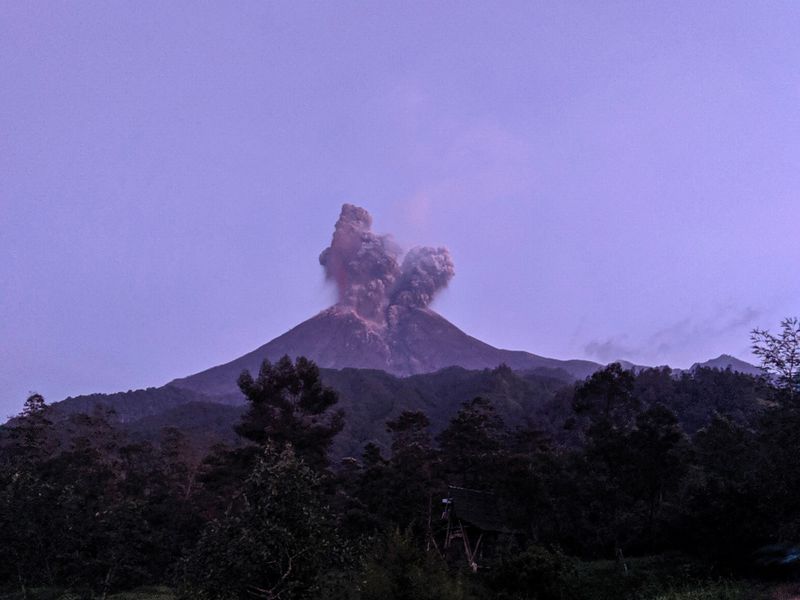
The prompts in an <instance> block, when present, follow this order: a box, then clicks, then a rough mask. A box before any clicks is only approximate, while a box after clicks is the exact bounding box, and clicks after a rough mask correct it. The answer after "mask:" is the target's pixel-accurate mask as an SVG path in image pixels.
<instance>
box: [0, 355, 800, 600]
mask: <svg viewBox="0 0 800 600" xmlns="http://www.w3.org/2000/svg"><path fill="white" fill-rule="evenodd" d="M335 373H336V374H335V375H334V377H331V376H330V373H326V372H324V371H322V372H321V371H319V370H318V369H317V368H316V366H315V365H313V363H310V362H308V361H304V360H298V361H295V362H292V361H290V360H289V359H284V360H282V361H280V362H279V363H277V364H275V365H271V364H265V365H264V366H262V368H261V370H260V372H259V373H256V374H249V375H244V376H242V377H241V378H240V380H239V385H240V388H241V390H242V392H243V394H244V396H245V398H246V404H245V405H244V407H243V408H245V410H239V409H237V408H236V407H224V406H222V407H221V408H223V409H226V410H227V409H231V408H233V409H235V410H237V413H236V419H235V420H234V421H233V422H232V423H230V424H231V425H235V433H233V435H232V436H231V437H230V438H229V441H230V443H227V444H216V445H213V446H209V445H206V446H203V445H197V444H196V443H194V441H193V440H192V438H191V437H190V436H187V435H186V434H185V433H184V432H182V431H181V430H180V429H177V428H174V427H167V428H164V429H163V430H161V431H160V432H159V434H158V435H154V434H153V433H152V429H151V430H150V432H151V433H150V436H149V439H145V437H144V436H143V435H142V432H141V431H138V430H136V429H131V428H130V425H131V423H130V422H123V421H121V420H120V419H119V418H118V416H116V415H114V414H113V413H110V412H107V411H105V412H104V411H102V410H99V408H98V407H97V406H93V405H88V406H87V408H91V409H92V412H91V413H90V414H86V413H73V414H70V415H67V416H66V417H64V416H63V414H59V413H58V412H57V411H53V410H52V409H48V407H47V406H46V405H45V403H44V400H43V399H42V398H41V397H39V396H32V397H31V398H30V399H29V400H28V402H27V403H26V407H25V410H24V411H23V413H22V414H21V415H19V417H18V418H17V419H15V420H13V421H12V422H11V423H9V424H7V425H6V426H4V428H3V429H2V444H0V531H2V532H3V540H2V542H1V543H0V589H2V590H4V591H8V592H9V593H17V594H20V595H21V596H27V597H32V596H35V595H36V594H38V593H39V592H38V591H36V590H39V589H41V588H42V587H49V588H51V589H60V590H65V589H68V590H70V591H71V593H74V594H77V595H78V596H82V595H85V596H87V597H88V596H95V597H96V596H98V595H100V596H103V595H107V594H110V593H113V592H114V591H119V590H125V589H131V588H135V587H137V586H142V585H157V584H161V585H164V584H166V585H169V586H171V587H172V588H173V589H174V590H176V593H177V594H178V595H180V596H183V597H187V598H188V597H190V596H191V597H200V598H253V597H257V598H337V597H338V598H356V599H370V598H382V599H384V600H385V599H387V598H431V599H432V598H445V599H446V598H463V599H468V598H508V599H512V598H513V599H520V600H521V599H523V598H540V599H542V600H547V599H550V598H553V599H556V598H558V599H564V598H574V599H582V598H586V599H602V598H609V599H610V598H655V597H656V596H657V594H658V593H659V590H661V591H663V590H664V589H674V588H675V586H676V585H677V586H681V585H690V584H691V585H699V586H701V587H703V586H705V587H704V588H703V589H707V590H712V591H713V590H715V589H718V587H719V583H718V581H719V577H720V576H726V577H743V576H748V577H752V576H754V575H759V574H764V573H766V572H767V571H768V570H769V569H773V570H774V571H775V572H777V573H778V574H781V573H785V572H787V569H790V568H791V564H792V561H793V559H792V556H795V554H794V553H793V552H794V550H793V549H792V548H793V544H794V543H796V542H797V540H798V536H800V533H799V532H798V526H797V523H800V508H798V506H797V503H796V501H795V490H796V489H797V486H798V485H800V464H798V462H797V461H796V460H795V450H794V449H795V448H797V447H798V446H799V445H800V439H798V436H799V435H800V433H798V432H800V414H799V413H798V407H797V406H795V404H794V403H793V401H792V397H791V396H790V395H789V394H788V393H787V392H786V390H785V389H781V388H779V387H772V386H771V385H770V384H768V383H767V382H766V381H760V380H758V379H755V378H753V377H749V376H746V375H740V374H737V373H733V372H731V371H714V370H707V369H700V370H696V371H695V372H694V373H691V374H689V373H684V374H681V375H680V376H679V377H675V376H673V374H672V373H670V372H669V371H668V370H645V371H642V372H639V373H638V374H634V373H632V372H628V371H625V370H623V369H621V368H620V367H619V366H618V365H612V366H610V367H608V368H607V369H605V370H603V371H600V372H598V373H596V374H594V375H593V376H592V377H590V378H588V379H586V380H585V381H582V382H578V383H575V384H564V383H563V382H558V381H557V380H553V379H546V378H542V377H541V375H532V374H528V375H523V374H518V373H514V372H513V371H511V370H510V369H507V368H498V369H495V370H490V371H489V370H487V371H478V372H467V371H463V370H460V369H450V370H445V371H442V372H440V373H438V374H435V375H426V376H419V377H418V378H409V379H407V380H398V379H396V378H392V377H390V376H386V375H385V374H382V375H378V374H376V373H375V372H369V371H355V372H348V371H340V372H335ZM337 375H338V376H339V377H340V378H341V379H340V380H339V381H336V380H335V376H337ZM336 389H340V390H342V392H341V393H338V392H336V391H335V390H336ZM356 392H359V393H361V394H363V396H362V397H364V398H366V397H377V396H382V397H385V398H388V400H387V401H386V402H385V403H383V404H380V403H376V407H374V408H373V410H374V412H368V413H361V414H359V413H355V412H354V415H355V416H358V417H360V418H361V419H364V421H362V422H360V423H358V424H357V426H351V427H353V429H351V431H356V430H357V428H358V427H366V425H365V423H366V420H368V419H370V418H371V419H375V420H376V424H375V426H374V428H373V429H372V431H377V430H378V428H380V429H381V430H382V432H383V433H382V435H380V436H378V435H375V436H374V437H373V438H367V439H365V443H364V445H363V446H362V447H361V448H360V450H359V452H358V453H351V454H350V457H349V458H346V459H344V460H340V459H339V457H340V456H342V455H341V454H336V448H335V443H336V442H335V439H337V438H335V437H334V436H335V434H336V432H337V431H339V430H340V429H341V428H342V427H344V428H345V429H343V430H342V431H346V427H347V419H348V418H350V415H349V414H347V412H346V411H345V414H344V416H342V415H341V413H340V412H339V411H340V410H341V409H342V408H343V402H342V399H343V398H344V397H345V396H346V394H348V393H349V394H355V393H356ZM390 392H391V393H390ZM401 394H402V396H403V397H405V402H404V403H400V402H398V401H397V399H398V398H400V397H401ZM436 399H438V400H439V403H438V404H437V403H435V402H434V400H436ZM198 406H201V407H202V406H205V405H192V404H188V403H184V404H180V405H179V406H177V407H176V408H173V409H171V410H177V409H180V408H181V407H187V408H191V409H196V408H197V407H198ZM446 410H450V413H449V414H445V411H446ZM53 415H55V416H57V417H58V419H57V420H54V419H53V418H51V416H53ZM217 416H218V415H217ZM231 416H232V415H231ZM151 417H152V415H151ZM151 417H147V418H151ZM215 418H217V417H215ZM342 419H344V421H342ZM151 426H155V423H151ZM232 430H233V429H232ZM376 442H378V443H376ZM443 500H445V501H446V503H445V504H443V503H442V501H443ZM598 561H599V562H598ZM603 561H606V562H603ZM759 569H760V571H759ZM715 582H716V583H715ZM731 585H734V584H731ZM735 585H739V584H735ZM715 586H717V587H715ZM726 586H728V584H725V585H724V586H723V587H722V588H719V589H722V590H723V592H724V593H728V592H726V591H725V590H728V591H730V589H732V588H729V587H726ZM714 593H716V592H714ZM709 597H717V596H709Z"/></svg>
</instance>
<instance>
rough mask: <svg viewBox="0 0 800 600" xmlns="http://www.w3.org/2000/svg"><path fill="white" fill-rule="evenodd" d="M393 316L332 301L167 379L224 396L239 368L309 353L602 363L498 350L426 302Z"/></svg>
mask: <svg viewBox="0 0 800 600" xmlns="http://www.w3.org/2000/svg"><path fill="white" fill-rule="evenodd" d="M391 317H392V318H390V319H388V320H387V322H385V323H376V322H373V321H370V320H367V319H364V318H362V317H360V316H359V315H358V314H357V313H356V312H355V311H353V310H350V309H348V308H346V307H342V306H339V305H337V306H333V307H331V308H329V309H327V310H325V311H323V312H321V313H319V314H318V315H316V316H315V317H312V318H311V319H308V320H307V321H304V322H303V323H301V324H300V325H298V326H297V327H295V328H293V329H291V330H289V331H287V332H286V333H284V334H283V335H281V336H279V337H277V338H275V339H274V340H272V341H270V342H268V343H267V344H265V345H263V346H261V347H260V348H258V349H256V350H254V351H252V352H250V353H248V354H245V355H244V356H241V357H239V358H237V359H235V360H232V361H231V362H228V363H226V364H223V365H219V366H216V367H212V368H211V369H208V370H206V371H202V372H200V373H197V374H195V375H191V376H189V377H184V378H181V379H176V380H174V381H172V382H171V383H170V385H171V386H174V387H177V388H181V389H187V390H191V391H194V392H198V393H202V394H205V395H208V396H227V395H229V394H231V393H235V392H236V385H235V382H236V378H237V377H238V376H239V374H240V373H241V372H242V371H243V370H244V369H247V370H250V371H251V372H254V371H257V370H258V368H259V366H260V364H261V362H262V361H263V360H264V359H265V358H268V359H270V360H272V361H275V360H277V359H279V358H280V357H281V356H283V355H286V354H288V355H289V356H291V357H292V358H295V357H297V356H306V357H308V358H310V359H311V360H313V361H315V362H316V363H317V364H318V365H319V366H320V367H323V368H328V369H343V368H357V369H377V370H382V371H386V372H387V373H390V374H392V375H396V376H399V377H406V376H410V375H417V374H421V373H432V372H435V371H439V370H440V369H444V368H447V367H452V366H458V367H463V368H465V369H485V368H494V367H497V366H498V365H500V364H503V363H505V364H506V365H508V366H509V367H511V368H512V369H514V370H519V371H524V370H533V369H560V370H563V371H565V372H566V373H568V374H569V375H570V376H572V377H573V378H576V379H580V378H583V377H586V376H588V375H589V374H591V373H593V372H594V371H595V370H597V369H598V368H600V365H598V364H596V363H593V362H590V361H583V360H569V361H561V360H555V359H551V358H544V357H541V356H537V355H535V354H531V353H529V352H522V351H513V350H502V349H499V348H495V347H494V346H490V345H489V344H486V343H485V342H482V341H480V340H478V339H476V338H474V337H472V336H470V335H467V334H466V333H464V332H463V331H461V330H460V329H459V328H458V327H456V326H455V325H453V324H452V323H450V322H449V321H448V320H447V319H445V318H444V317H442V316H441V315H439V314H438V313H436V312H434V311H432V310H430V309H427V308H401V309H398V310H396V311H394V312H393V314H392V316H391Z"/></svg>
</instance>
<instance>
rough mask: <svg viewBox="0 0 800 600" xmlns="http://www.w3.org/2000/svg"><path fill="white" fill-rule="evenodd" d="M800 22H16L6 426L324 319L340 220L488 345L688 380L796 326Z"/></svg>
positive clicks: (6, 179)
mask: <svg viewBox="0 0 800 600" xmlns="http://www.w3.org/2000/svg"><path fill="white" fill-rule="evenodd" d="M798 32H800V4H798V3H796V2H785V3H781V2H758V3H754V2H749V1H748V2H729V1H726V2H719V3H716V2H659V3H655V2H631V3H612V2H607V1H603V2H596V3H591V2H541V3H534V2H530V1H525V2H519V3H512V2H502V3H500V4H497V3H493V2H485V3H480V4H479V3H464V2H461V1H459V2H435V3H432V2H421V3H412V2H397V3H389V2H371V3H363V2H360V3H345V2H335V3H320V2H314V3H299V2H284V3H274V2H269V3H264V2H252V3H248V2H236V3H226V2H215V3H188V2H186V3H183V2H169V3H163V2H142V1H138V0H137V1H136V2H129V3H125V2H96V3H92V2H81V3H74V2H69V3H68V2H63V3H61V2H46V3H30V2H21V1H20V2H9V1H7V2H3V3H2V5H0V255H1V256H2V261H0V416H4V415H7V414H11V413H14V412H17V411H18V410H19V408H20V406H21V404H22V401H23V400H24V398H25V396H26V395H27V393H28V391H29V390H37V391H40V392H41V393H43V394H45V396H46V397H47V398H48V400H50V401H55V400H59V399H62V398H63V397H65V396H66V395H76V394H80V393H87V392H94V391H105V392H111V391H119V390H127V389H129V388H137V387H145V386H150V385H160V384H162V383H164V382H166V381H168V380H170V379H172V378H174V377H178V376H183V375H187V374H189V373H192V372H195V371H198V370H201V369H203V368H206V367H209V366H211V365H214V364H218V363H221V362H224V361H226V360H229V359H232V358H234V357H236V356H239V355H241V354H243V353H245V352H247V351H250V350H252V349H253V348H255V347H257V346H258V345H260V344H262V343H264V342H266V341H268V340H269V339H271V338H273V337H274V336H276V335H278V334H280V333H282V332H283V331H285V330H286V329H288V328H289V327H291V326H293V325H295V324H297V323H298V322H299V321H301V320H303V319H305V318H307V317H309V316H311V315H313V314H315V313H316V312H317V311H319V310H320V309H322V308H324V307H325V306H327V305H328V304H329V303H330V302H331V300H332V298H333V291H332V290H331V289H330V287H329V286H327V285H326V284H324V282H323V274H322V269H321V268H320V266H319V264H318V262H317V257H318V254H319V252H320V250H322V249H323V248H325V247H326V246H327V245H328V243H329V242H330V236H331V233H332V231H333V224H334V222H335V220H336V218H337V216H338V212H339V208H340V206H341V204H342V203H343V202H353V203H356V204H360V205H362V206H364V207H365V208H367V209H368V210H369V211H370V212H371V213H372V214H373V216H374V218H375V227H374V228H375V230H376V231H379V232H390V233H393V234H394V235H395V236H396V237H397V239H398V241H399V242H401V243H402V244H404V245H411V244H417V243H423V244H429V245H446V246H448V247H449V248H450V250H451V252H452V254H453V258H454V261H455V264H456V277H455V279H454V280H453V282H452V284H451V286H450V289H449V290H447V291H446V292H445V293H444V294H442V296H441V297H440V298H439V299H438V300H437V302H436V305H435V308H436V309H437V310H439V311H440V312H441V313H442V314H444V315H445V316H446V317H448V318H449V319H451V320H452V321H453V322H454V323H455V324H456V325H458V326H460V327H462V328H463V329H465V330H466V331H467V332H469V333H471V334H472V335H475V336H477V337H479V338H482V339H484V340H485V341H487V342H490V343H492V344H495V345H497V346H501V347H505V348H515V349H526V350H529V351H532V352H536V353H538V354H542V355H546V356H553V357H559V358H578V357H584V358H590V359H594V360H599V361H609V360H612V359H616V358H627V359H630V360H633V361H637V362H640V363H646V364H663V363H669V364H672V365H673V366H688V365H689V364H691V363H692V362H694V361H697V360H705V359H707V358H710V357H712V356H716V355H718V354H720V353H722V352H727V353H732V354H737V355H739V356H741V357H743V358H750V357H749V354H748V350H747V348H748V331H749V330H750V329H751V328H752V327H754V326H760V327H768V328H775V327H777V324H778V321H779V319H780V318H781V317H783V316H788V315H795V314H798V313H800V307H798V302H797V300H798V297H800V277H798V265H800V239H799V238H798V223H800V35H798Z"/></svg>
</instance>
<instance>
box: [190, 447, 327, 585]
mask: <svg viewBox="0 0 800 600" xmlns="http://www.w3.org/2000/svg"><path fill="white" fill-rule="evenodd" d="M336 538H337V536H336V531H335V527H334V523H333V520H332V515H331V514H330V512H329V510H328V509H327V507H326V506H325V502H324V498H323V495H322V490H321V479H320V476H319V475H318V474H316V473H315V472H314V471H313V470H312V469H311V468H310V467H308V466H307V465H305V464H304V463H303V461H302V460H300V459H299V458H298V457H297V456H296V455H295V453H294V450H293V448H292V447H291V445H287V446H286V447H285V448H284V449H283V450H282V451H278V450H277V449H276V448H275V447H274V446H272V445H271V444H268V445H267V446H266V447H265V449H264V452H263V454H262V456H261V457H260V458H259V460H258V462H257V463H256V466H255V468H254V469H253V472H252V473H251V474H250V477H249V478H248V479H247V481H246V482H245V486H244V491H243V494H242V497H241V499H240V506H238V507H234V508H233V509H232V510H231V511H230V512H229V514H227V515H226V516H225V517H224V518H222V519H220V520H216V521H213V522H211V523H210V524H209V525H208V526H207V527H206V529H205V530H204V532H203V534H202V536H201V538H200V540H199V542H198V544H197V546H196V547H195V548H194V549H193V550H192V551H191V552H190V553H189V555H188V556H187V558H186V559H185V560H184V561H183V564H182V567H181V582H182V592H181V595H182V596H183V597H195V598H206V599H223V598H252V597H256V598H266V599H272V598H278V597H281V598H304V597H308V595H309V594H310V592H311V591H312V590H313V589H314V586H315V583H316V580H317V577H318V575H319V573H320V572H322V571H323V570H325V569H327V568H330V567H331V566H333V565H335V564H336V563H337V562H338V561H340V560H341V559H340V558H337V556H338V553H339V552H341V551H342V548H340V547H338V546H337V541H336Z"/></svg>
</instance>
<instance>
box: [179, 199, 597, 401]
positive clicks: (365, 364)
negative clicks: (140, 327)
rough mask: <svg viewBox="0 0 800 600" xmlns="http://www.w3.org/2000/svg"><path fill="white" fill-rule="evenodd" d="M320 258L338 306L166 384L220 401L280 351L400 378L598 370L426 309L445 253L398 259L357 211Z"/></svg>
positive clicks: (448, 266)
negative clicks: (453, 371)
mask: <svg viewBox="0 0 800 600" xmlns="http://www.w3.org/2000/svg"><path fill="white" fill-rule="evenodd" d="M401 259H402V260H401ZM319 262H320V264H321V265H322V267H323V268H324V271H325V276H326V278H327V279H328V280H329V281H331V282H332V283H334V284H335V285H336V288H337V292H338V302H337V303H336V304H334V305H333V306H331V307H330V308H328V309H327V310H324V311H322V312H321V313H319V314H318V315H316V316H315V317H312V318H311V319H308V320H307V321H304V322H303V323H301V324H300V325H298V326H297V327H295V328H293V329H291V330H290V331H287V332H286V333H284V334H283V335H281V336H279V337H277V338H275V339H274V340H272V341H271V342H268V343H267V344H264V345H263V346H261V347H260V348H258V349H256V350H253V351H252V352H250V353H248V354H245V355H244V356H241V357H239V358H237V359H235V360H232V361H231V362H228V363H226V364H224V365H220V366H217V367H213V368H211V369H208V370H206V371H203V372H201V373H197V374H195V375H191V376H189V377H185V378H182V379H176V380H174V381H172V382H171V384H170V385H173V386H175V387H179V388H184V389H188V390H191V391H194V392H200V393H203V394H206V395H212V396H219V395H225V394H228V393H230V392H233V391H235V381H236V378H237V377H238V375H239V374H240V373H241V372H242V371H243V370H244V369H247V370H250V371H256V370H258V368H259V366H260V364H261V363H262V361H263V360H264V359H269V360H272V361H275V360H277V359H279V358H280V357H282V356H284V355H288V356H290V357H292V358H296V357H298V356H305V357H307V358H310V359H311V360H313V361H314V362H316V363H317V364H318V365H319V366H320V367H323V368H329V369H342V368H348V367H351V368H358V369H376V370H381V371H386V372H387V373H390V374H392V375H397V376H401V377H404V376H409V375H417V374H421V373H430V372H434V371H438V370H440V369H443V368H446V367H453V366H457V367H463V368H465V369H484V368H494V367H497V366H499V365H501V364H505V365H507V366H509V367H511V368H512V369H515V370H534V369H539V368H544V369H560V370H562V371H563V372H565V373H564V374H566V375H567V376H569V377H572V378H583V377H586V376H587V375H589V374H591V373H592V372H594V371H595V370H596V369H598V368H599V367H600V365H598V364H596V363H593V362H589V361H581V360H570V361H559V360H555V359H549V358H544V357H541V356H536V355H535V354H530V353H528V352H521V351H512V350H501V349H499V348H495V347H493V346H490V345H489V344H486V343H484V342H482V341H480V340H478V339H476V338H474V337H472V336H469V335H467V334H466V333H464V332H463V331H461V330H460V329H459V328H458V327H456V326H455V325H453V324H452V323H450V322H449V321H448V320H447V319H445V318H444V317H442V316H441V315H439V314H438V313H436V312H434V311H433V310H432V309H431V308H430V303H431V302H432V301H433V299H434V297H435V296H436V294H437V292H439V291H440V290H441V289H443V288H444V287H446V286H447V284H448V283H449V282H450V280H451V279H452V278H453V276H454V275H455V269H454V266H453V260H452V258H451V257H450V252H449V251H448V250H447V248H443V247H438V248H434V247H428V246H418V247H415V248H411V249H410V250H409V251H408V252H406V253H403V252H402V251H401V249H400V247H399V246H398V245H397V244H396V243H395V242H394V241H393V240H392V238H391V237H390V236H388V235H378V234H376V233H374V232H373V231H372V217H371V216H370V214H369V213H368V212H367V211H366V210H365V209H363V208H361V207H358V206H354V205H352V204H345V205H343V206H342V210H341V213H340V215H339V219H338V221H337V222H336V226H335V228H334V233H333V238H332V240H331V244H330V246H329V247H327V248H325V249H324V250H323V251H322V253H321V254H320V257H319Z"/></svg>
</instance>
